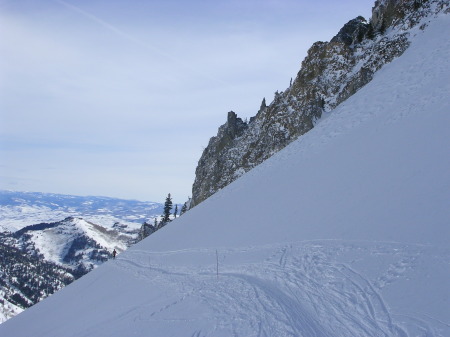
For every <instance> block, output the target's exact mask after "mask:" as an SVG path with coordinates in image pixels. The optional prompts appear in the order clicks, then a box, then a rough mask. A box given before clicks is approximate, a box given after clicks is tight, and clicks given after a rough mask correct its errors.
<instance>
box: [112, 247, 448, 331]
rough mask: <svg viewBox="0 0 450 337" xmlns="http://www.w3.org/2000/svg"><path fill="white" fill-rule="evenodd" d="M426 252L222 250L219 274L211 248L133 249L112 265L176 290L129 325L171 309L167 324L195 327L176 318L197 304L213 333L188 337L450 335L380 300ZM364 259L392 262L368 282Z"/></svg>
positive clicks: (139, 310)
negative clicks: (183, 309)
mask: <svg viewBox="0 0 450 337" xmlns="http://www.w3.org/2000/svg"><path fill="white" fill-rule="evenodd" d="M423 249H424V247H423V246H422V245H411V244H409V245H408V244H401V243H369V242H341V241H317V242H310V241H308V242H299V243H292V244H282V245H266V246H260V247H248V248H245V249H219V250H218V253H219V274H218V275H216V259H215V254H216V251H215V249H192V250H183V251H179V252H176V251H173V252H165V253H155V252H146V251H134V252H132V259H125V258H121V257H120V256H119V257H118V258H117V260H116V261H115V263H114V264H113V266H114V268H118V269H121V270H123V271H125V272H127V273H128V274H130V275H133V277H136V278H139V279H142V280H143V281H145V282H149V281H151V282H152V283H156V284H158V283H160V284H164V285H165V286H167V285H170V287H171V288H173V289H174V294H175V295H171V296H172V297H173V300H167V301H163V302H161V303H162V304H160V306H158V305H157V304H150V303H149V304H146V305H144V306H137V307H136V308H134V310H132V311H131V312H129V313H128V315H134V318H133V319H134V321H141V322H147V323H148V324H150V325H155V324H158V322H162V321H164V322H167V321H168V318H167V316H166V315H164V313H165V312H169V311H170V315H169V316H170V317H171V318H170V319H171V320H176V321H180V320H185V321H186V322H188V321H189V320H191V321H192V319H188V318H183V317H180V318H177V315H176V314H175V315H174V314H173V313H174V312H175V313H176V312H177V309H176V308H177V306H178V305H180V304H181V303H182V302H184V301H186V300H187V301H190V300H192V301H193V302H195V303H202V305H204V306H205V307H206V308H207V309H206V311H207V312H208V313H207V314H206V316H208V315H209V316H210V317H211V320H214V322H213V323H212V324H211V326H212V328H211V330H209V331H203V330H196V331H193V332H190V335H191V336H261V337H262V336H305V337H314V336H317V337H319V336H320V337H322V336H323V337H327V336H330V337H331V336H361V337H362V336H367V337H369V336H370V337H377V336H380V337H381V336H386V337H388V336H393V337H412V336H427V337H438V336H441V337H444V336H448V335H447V333H449V332H450V325H449V324H447V323H445V322H439V321H438V320H435V319H433V318H432V317H426V315H425V314H416V315H412V314H411V313H398V312H392V311H391V309H390V308H389V304H388V303H386V302H385V300H384V298H383V295H382V291H383V289H385V288H387V287H389V286H390V285H391V284H393V283H395V282H396V281H398V280H402V279H405V278H407V277H408V275H410V274H413V273H414V269H415V266H416V265H417V261H418V260H419V259H420V257H421V255H422V250H423ZM129 253H131V252H129ZM185 254H187V256H186V257H183V259H182V260H183V261H184V259H186V258H187V259H188V260H191V261H192V263H191V264H189V263H188V264H187V265H186V263H185V262H183V263H181V262H180V260H179V258H180V255H185ZM361 254H362V255H364V256H370V257H372V258H383V257H384V258H385V259H386V258H387V260H389V261H392V262H391V263H384V264H383V268H380V272H379V274H378V275H372V276H371V277H368V276H365V275H364V274H363V273H362V272H361V271H359V270H357V269H356V268H355V267H353V266H352V264H355V265H357V261H358V256H360V255H361ZM127 256H128V257H130V256H129V255H127ZM261 256H265V257H266V258H265V259H263V260H261ZM349 257H350V259H349ZM342 260H345V262H342ZM193 261H196V263H195V264H194V262H193ZM198 261H204V262H205V264H198V263H197V262H198ZM238 261H240V262H238ZM227 262H228V263H227ZM172 297H171V298H172ZM430 322H432V323H433V324H430ZM432 326H434V327H436V326H441V329H440V330H439V331H435V329H433V328H432ZM188 335H189V334H188Z"/></svg>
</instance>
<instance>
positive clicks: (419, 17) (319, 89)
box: [192, 0, 448, 205]
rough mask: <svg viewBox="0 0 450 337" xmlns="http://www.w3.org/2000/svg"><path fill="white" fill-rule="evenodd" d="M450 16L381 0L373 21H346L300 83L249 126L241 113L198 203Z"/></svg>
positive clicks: (307, 64) (203, 181)
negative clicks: (429, 19) (430, 19)
mask: <svg viewBox="0 0 450 337" xmlns="http://www.w3.org/2000/svg"><path fill="white" fill-rule="evenodd" d="M441 10H447V11H448V3H447V1H446V0H428V1H426V0H381V1H376V2H375V5H374V7H373V8H372V18H371V19H370V21H369V22H367V21H366V20H365V19H364V18H363V17H361V16H359V17H357V18H355V19H353V20H351V21H349V22H348V23H346V24H345V25H344V26H343V27H342V29H341V30H340V31H339V32H338V34H337V35H336V36H335V37H333V38H332V39H331V41H330V42H316V43H314V44H313V45H312V47H311V48H310V49H309V51H308V54H307V56H306V58H305V59H304V60H303V62H302V64H301V69H300V71H299V72H298V74H297V77H296V78H295V80H294V81H293V82H292V83H291V85H290V86H289V87H288V88H287V89H286V90H285V91H283V92H280V93H279V92H276V93H275V97H274V99H273V101H272V102H271V103H270V104H269V105H266V102H265V99H264V100H263V102H262V104H261V107H260V109H259V111H258V113H257V114H256V116H254V117H252V118H251V119H250V121H249V122H248V123H246V122H243V121H242V120H241V119H240V118H238V117H237V115H236V114H235V113H234V112H232V111H231V112H229V113H228V119H227V122H226V123H225V124H224V125H222V126H221V127H220V128H219V131H218V134H217V136H216V137H213V138H211V140H210V141H209V144H208V146H207V148H206V149H205V150H204V152H203V154H202V156H201V158H200V160H199V163H198V166H197V169H196V177H195V182H194V184H193V188H192V197H193V198H192V199H193V205H197V204H199V203H200V202H202V201H203V200H205V199H206V198H208V197H209V196H211V195H212V194H214V193H215V192H216V191H218V190H219V189H221V188H223V187H225V186H226V185H228V184H229V183H231V182H232V181H234V180H235V179H237V178H238V177H240V176H241V175H242V174H244V173H245V172H247V171H249V170H250V169H252V168H253V167H255V166H256V165H258V164H260V163H261V162H262V161H264V160H265V159H267V158H269V157H270V156H272V155H273V154H274V153H276V152H277V151H279V150H281V149H282V148H284V147H285V146H286V145H288V144H289V143H290V142H291V141H293V140H295V139H297V138H298V137H299V136H301V135H303V134H304V133H306V132H308V131H309V130H310V129H312V128H313V127H314V124H315V122H316V121H317V120H318V119H320V117H321V116H322V114H323V112H330V111H332V110H333V109H334V108H335V107H336V106H338V105H339V104H340V103H342V102H343V101H345V100H346V99H347V98H349V97H350V96H351V95H353V94H354V93H355V92H356V91H357V90H358V89H360V88H361V87H362V86H364V85H365V84H367V83H368V82H369V81H371V79H372V78H373V75H374V73H375V72H376V71H378V70H379V69H380V68H381V67H382V66H383V65H385V64H386V63H389V62H391V61H392V60H393V59H394V58H396V57H398V56H400V55H401V54H402V53H403V52H404V51H405V50H406V49H407V48H408V46H409V41H408V36H409V34H410V30H411V29H412V28H413V27H415V26H417V25H418V24H419V23H421V24H422V26H421V28H422V29H423V27H424V24H425V23H424V20H425V18H426V16H428V15H433V13H436V12H439V11H441Z"/></svg>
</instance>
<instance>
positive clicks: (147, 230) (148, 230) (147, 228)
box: [137, 193, 190, 242]
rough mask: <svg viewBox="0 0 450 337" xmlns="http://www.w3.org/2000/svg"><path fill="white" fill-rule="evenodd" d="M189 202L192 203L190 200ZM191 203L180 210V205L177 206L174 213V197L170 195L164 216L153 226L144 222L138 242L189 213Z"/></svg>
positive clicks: (166, 202)
mask: <svg viewBox="0 0 450 337" xmlns="http://www.w3.org/2000/svg"><path fill="white" fill-rule="evenodd" d="M189 201H190V198H189ZM189 201H187V202H185V203H184V204H183V206H182V207H181V209H180V210H178V205H177V204H175V210H174V211H173V213H172V209H173V202H172V196H171V195H170V193H169V194H168V195H167V197H166V201H165V202H164V208H163V214H162V215H161V216H160V217H159V218H160V220H159V221H158V218H157V217H156V218H155V219H154V222H153V224H150V223H148V222H147V221H146V222H144V223H143V224H142V226H141V228H140V230H139V234H138V238H137V242H138V241H141V240H142V239H144V238H146V237H147V236H149V235H150V234H153V233H154V232H156V231H157V230H159V229H161V228H163V227H164V226H165V225H167V224H168V223H169V222H171V221H172V220H174V219H176V218H177V216H181V215H183V214H184V213H186V212H187V211H188V207H189V205H188V204H189Z"/></svg>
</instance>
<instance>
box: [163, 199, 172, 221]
mask: <svg viewBox="0 0 450 337" xmlns="http://www.w3.org/2000/svg"><path fill="white" fill-rule="evenodd" d="M171 210H172V197H171V196H170V193H169V194H168V195H167V198H166V202H165V203H164V214H163V219H162V222H164V225H165V224H166V223H168V222H170V214H171V213H170V211H171Z"/></svg>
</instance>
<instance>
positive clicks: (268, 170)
mask: <svg viewBox="0 0 450 337" xmlns="http://www.w3.org/2000/svg"><path fill="white" fill-rule="evenodd" d="M426 24H427V25H428V27H427V28H426V29H425V30H423V31H422V30H420V29H419V28H417V30H415V31H413V32H412V34H413V36H411V46H410V47H409V48H408V50H407V51H406V52H405V53H404V54H403V55H402V56H401V57H400V58H398V59H396V60H394V61H393V62H392V63H391V64H389V65H387V66H385V67H384V68H383V69H382V70H380V71H379V72H378V73H376V75H375V77H374V79H373V80H372V82H370V83H369V84H368V85H366V86H365V87H364V88H362V89H361V90H360V91H358V92H357V93H356V94H355V95H354V96H352V97H351V98H349V99H348V100H347V101H346V102H344V103H343V104H341V105H340V106H339V107H338V108H337V109H336V110H334V111H333V112H331V113H330V114H329V115H328V116H326V117H324V118H323V119H322V121H321V122H320V123H319V124H318V125H317V126H316V127H315V128H314V129H312V130H311V131H310V132H308V133H307V134H306V135H304V136H302V137H301V138H300V139H299V140H297V141H294V142H293V143H291V144H290V145H289V146H288V147H286V148H285V149H284V150H282V151H280V152H279V153H277V154H275V155H274V156H273V157H271V158H270V159H269V160H267V161H266V162H264V163H263V164H261V165H259V166H258V167H257V168H255V169H253V170H252V171H250V172H248V173H247V174H245V175H243V176H242V177H241V178H239V179H238V180H236V181H235V182H234V183H232V184H230V185H228V186H227V187H226V188H224V189H223V190H221V191H219V192H218V193H216V194H215V195H214V196H212V197H211V198H209V199H207V200H206V201H204V202H203V203H202V204H200V205H198V206H197V207H195V208H194V209H192V210H191V211H189V212H187V213H186V214H185V215H183V216H182V217H180V218H179V219H177V220H176V221H174V222H172V223H171V224H170V225H168V226H166V227H164V228H163V229H162V230H160V231H158V232H156V233H155V234H154V235H152V236H150V237H149V238H147V239H146V240H144V241H141V242H140V243H138V244H137V245H135V246H133V247H132V248H130V249H129V250H127V251H126V252H124V253H122V254H119V255H118V256H117V258H116V260H114V261H109V262H107V263H105V264H103V265H102V266H100V267H99V268H97V269H96V270H94V271H93V272H91V273H89V274H88V275H86V276H85V277H83V278H81V279H80V280H78V281H77V282H75V283H73V284H71V285H69V286H68V287H66V288H64V289H63V290H62V291H60V292H59V293H57V294H55V295H53V296H51V297H49V298H48V299H46V300H44V301H42V302H41V303H38V304H37V305H35V306H33V307H32V308H30V309H28V310H26V311H25V312H23V313H21V314H19V315H18V316H16V317H14V318H12V319H11V320H9V321H7V322H6V323H4V324H2V325H0V335H1V336H2V337H12V336H14V337H17V336H45V337H51V336H58V337H68V336H97V337H98V336H108V337H111V336H215V337H218V336H219V337H220V336H297V337H298V336H304V337H312V336H320V337H322V336H333V337H336V336H338V337H339V336H342V337H344V336H360V337H364V336H366V337H374V336H401V337H409V336H411V337H412V336H434V337H438V336H440V337H446V336H450V310H449V302H450V283H449V282H448V281H449V280H450V264H449V261H450V248H449V238H450V232H449V219H450V207H449V200H450V175H449V172H450V156H449V149H450V137H449V133H448V131H449V127H450V114H449V112H450V98H449V97H450V81H449V78H450V58H449V57H448V55H450V35H449V34H448V32H449V31H450V15H444V14H441V15H440V16H439V17H437V18H433V19H431V20H430V22H426ZM216 251H217V253H218V259H217V260H216ZM217 261H218V263H217ZM217 270H218V273H217Z"/></svg>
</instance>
